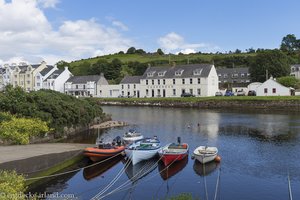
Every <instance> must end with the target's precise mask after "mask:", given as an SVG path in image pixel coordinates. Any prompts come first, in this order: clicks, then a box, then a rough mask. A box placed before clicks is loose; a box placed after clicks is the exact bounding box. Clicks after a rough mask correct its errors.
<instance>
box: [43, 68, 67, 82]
mask: <svg viewBox="0 0 300 200" xmlns="http://www.w3.org/2000/svg"><path fill="white" fill-rule="evenodd" d="M63 71H64V70H63V69H58V70H55V71H54V72H53V73H52V74H51V75H50V76H48V78H46V80H48V79H56V78H57V77H58V76H59V75H60V74H61V73H62V72H63ZM46 80H45V81H46Z"/></svg>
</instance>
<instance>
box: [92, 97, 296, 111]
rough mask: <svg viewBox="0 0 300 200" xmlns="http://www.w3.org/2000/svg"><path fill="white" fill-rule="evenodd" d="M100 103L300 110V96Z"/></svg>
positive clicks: (103, 100) (103, 101)
mask: <svg viewBox="0 0 300 200" xmlns="http://www.w3.org/2000/svg"><path fill="white" fill-rule="evenodd" d="M95 100H96V101H97V103H98V104H99V105H119V106H157V107H180V108H203V109H246V110H249V109H266V110H291V111H300V96H289V97H281V96H278V97H277V96H276V97H258V96H254V97H253V96H234V97H201V98H199V97H189V98H101V99H100V98H98V99H95Z"/></svg>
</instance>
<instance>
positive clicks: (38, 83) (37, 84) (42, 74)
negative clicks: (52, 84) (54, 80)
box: [33, 65, 58, 91]
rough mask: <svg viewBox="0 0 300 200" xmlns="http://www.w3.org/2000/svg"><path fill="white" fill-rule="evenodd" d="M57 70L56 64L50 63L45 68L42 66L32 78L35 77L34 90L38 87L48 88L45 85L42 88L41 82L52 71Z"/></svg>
mask: <svg viewBox="0 0 300 200" xmlns="http://www.w3.org/2000/svg"><path fill="white" fill-rule="evenodd" d="M56 70H58V69H57V67H56V66H52V65H47V66H46V68H44V69H43V70H42V71H40V72H37V73H36V75H35V77H34V79H35V81H34V82H35V85H34V88H33V89H34V90H35V91H37V90H40V89H46V88H49V87H47V85H45V86H46V87H45V88H44V84H43V82H44V81H45V80H46V79H47V78H48V77H49V76H50V75H51V74H53V72H54V71H56Z"/></svg>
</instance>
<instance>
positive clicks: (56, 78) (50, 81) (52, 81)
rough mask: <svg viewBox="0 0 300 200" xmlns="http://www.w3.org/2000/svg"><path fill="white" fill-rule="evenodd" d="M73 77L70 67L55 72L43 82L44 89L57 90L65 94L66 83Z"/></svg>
mask: <svg viewBox="0 0 300 200" xmlns="http://www.w3.org/2000/svg"><path fill="white" fill-rule="evenodd" d="M71 76H72V73H71V72H70V71H69V69H68V67H65V69H58V70H55V71H54V72H53V73H52V74H51V75H50V76H48V78H46V79H45V80H44V81H43V88H44V89H49V90H55V91H58V92H61V93H64V85H65V82H66V81H67V80H68V79H69V78H70V77H71Z"/></svg>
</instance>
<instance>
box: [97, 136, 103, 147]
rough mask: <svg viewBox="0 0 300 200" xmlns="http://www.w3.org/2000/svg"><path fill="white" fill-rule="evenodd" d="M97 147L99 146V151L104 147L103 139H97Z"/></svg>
mask: <svg viewBox="0 0 300 200" xmlns="http://www.w3.org/2000/svg"><path fill="white" fill-rule="evenodd" d="M96 146H98V148H99V149H101V148H103V147H104V143H103V138H97V139H96Z"/></svg>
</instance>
